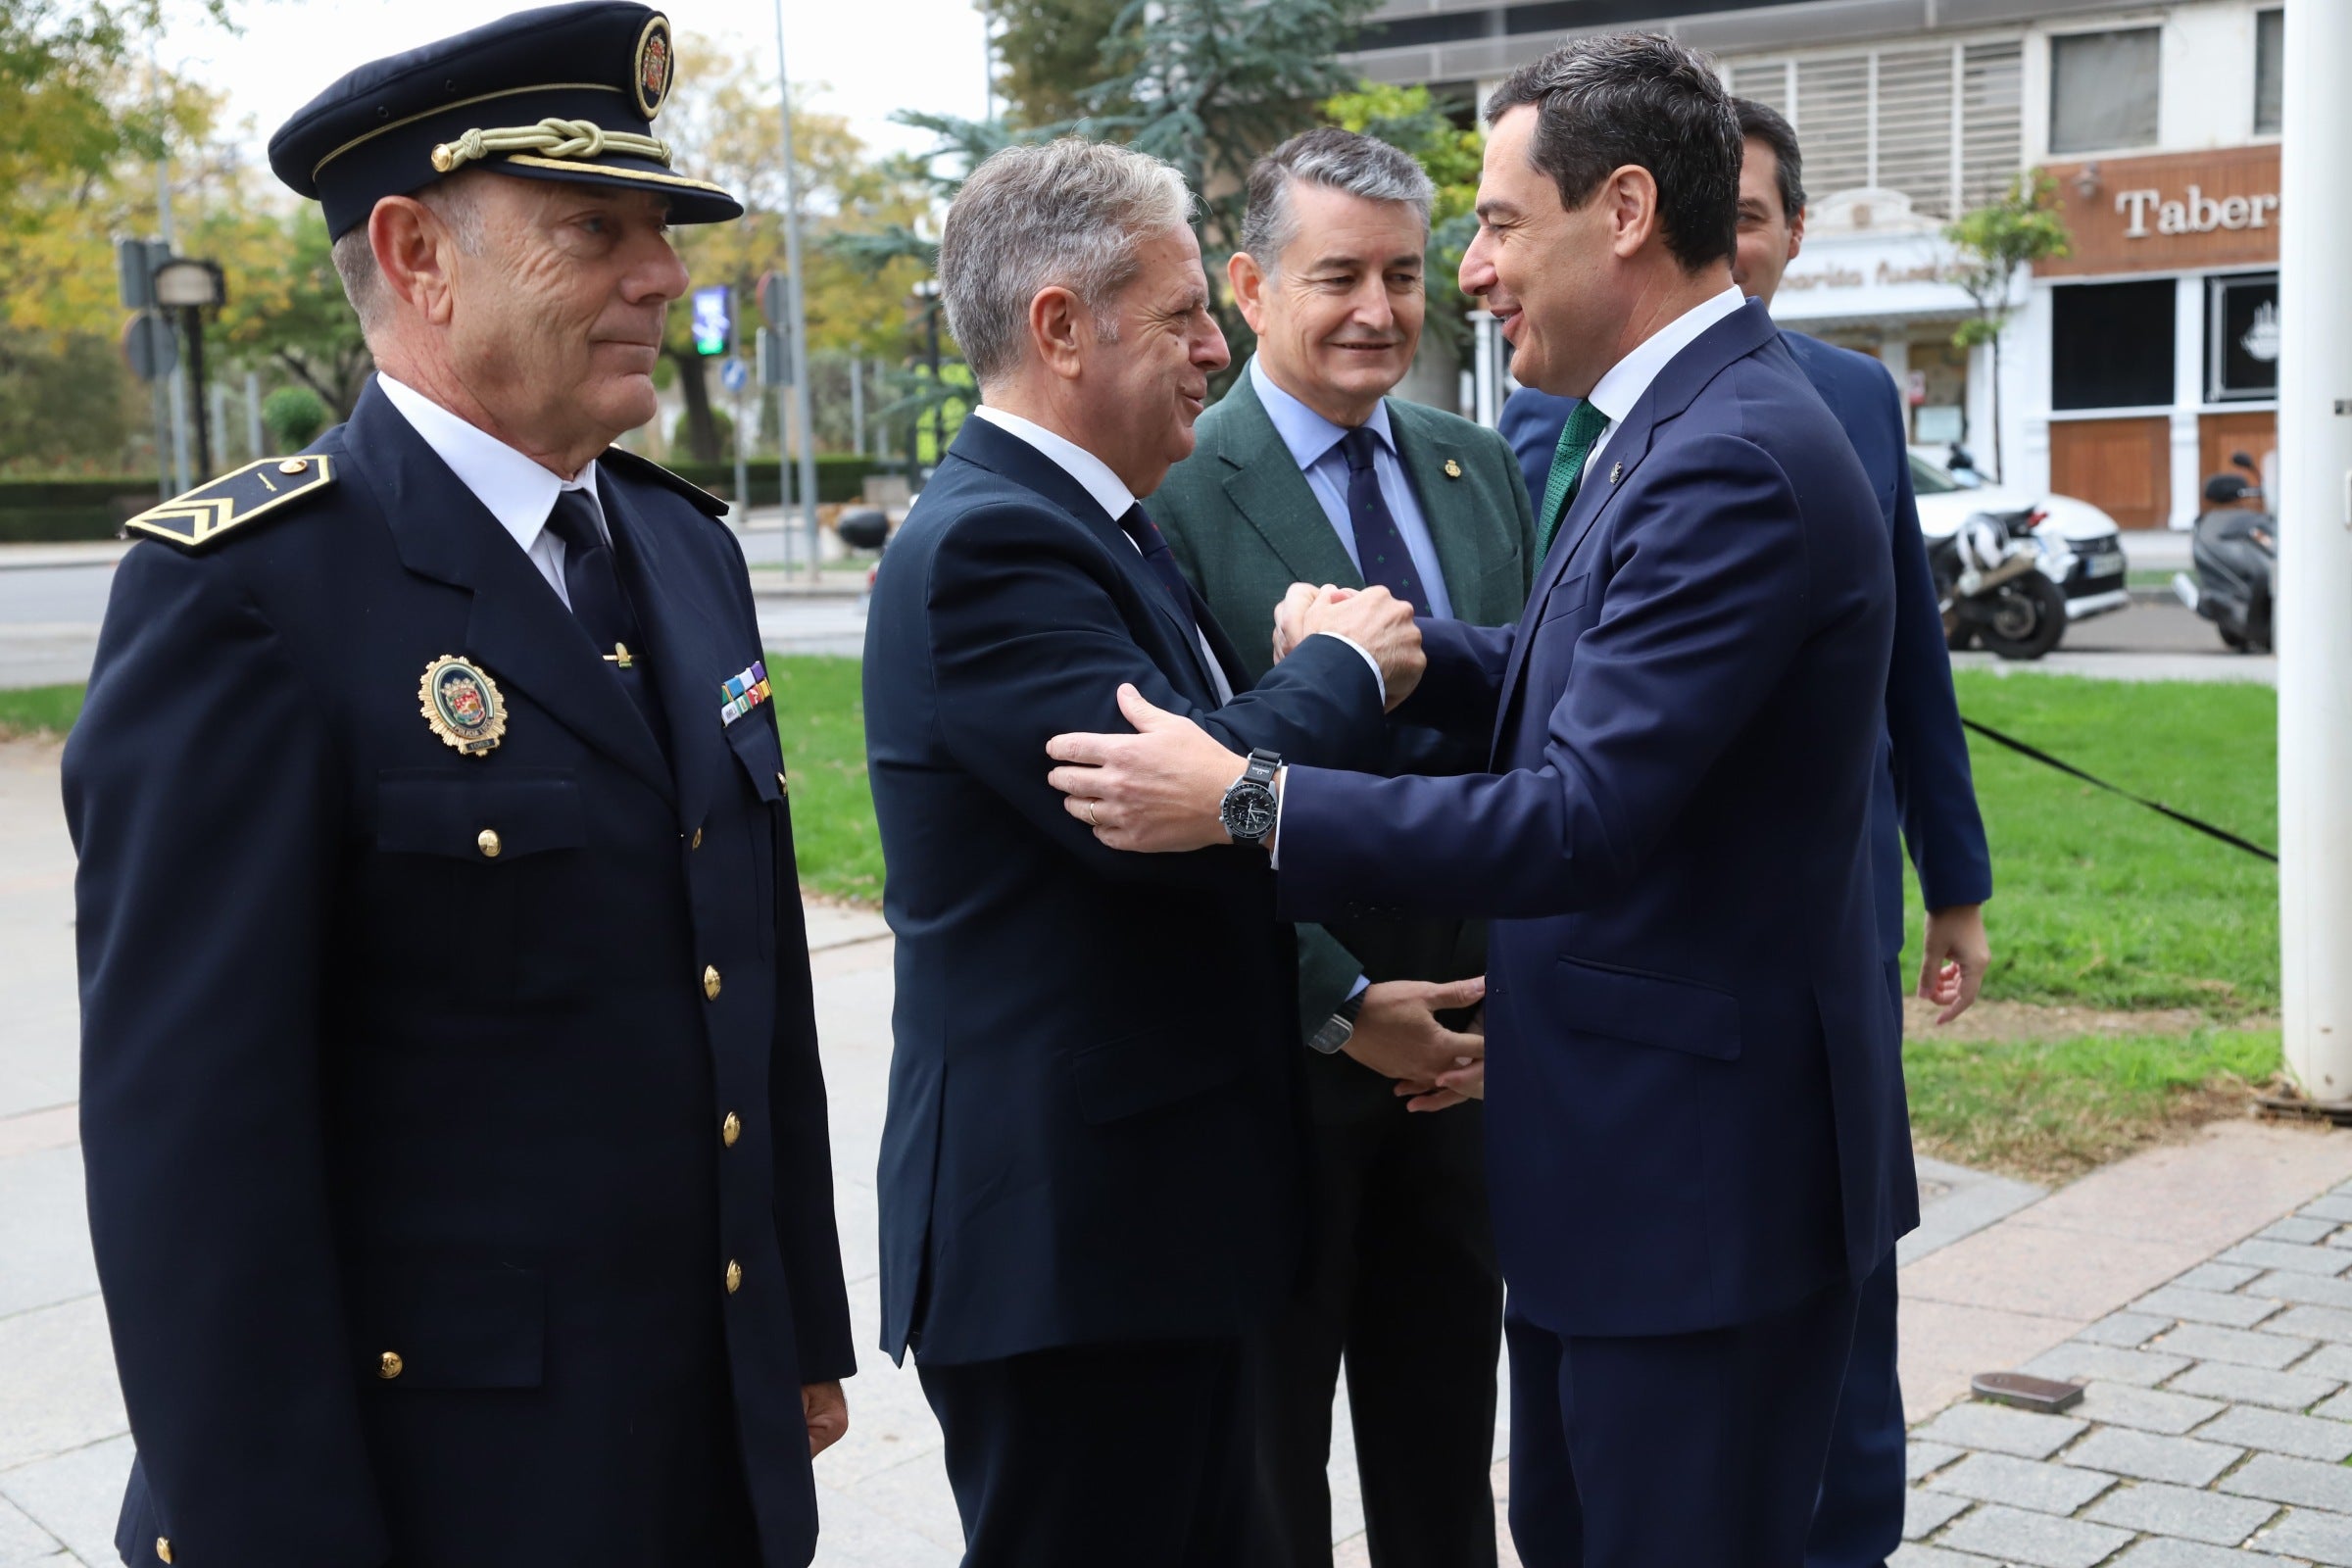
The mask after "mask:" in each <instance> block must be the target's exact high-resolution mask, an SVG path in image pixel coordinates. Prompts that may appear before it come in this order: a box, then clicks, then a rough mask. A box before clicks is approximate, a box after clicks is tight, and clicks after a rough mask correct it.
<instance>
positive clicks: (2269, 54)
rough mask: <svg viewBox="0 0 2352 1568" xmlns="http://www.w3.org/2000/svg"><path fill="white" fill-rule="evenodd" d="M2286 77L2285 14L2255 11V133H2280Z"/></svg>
mask: <svg viewBox="0 0 2352 1568" xmlns="http://www.w3.org/2000/svg"><path fill="white" fill-rule="evenodd" d="M2285 80H2286V13H2285V12H2284V11H2283V10H2279V11H2257V12H2255V13H2254V134H2255V135H2257V136H2276V135H2278V103H2279V99H2280V96H2281V93H2280V88H2281V87H2282V86H2283V85H2284V84H2285Z"/></svg>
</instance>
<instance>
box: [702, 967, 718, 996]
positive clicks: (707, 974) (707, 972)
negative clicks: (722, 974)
mask: <svg viewBox="0 0 2352 1568" xmlns="http://www.w3.org/2000/svg"><path fill="white" fill-rule="evenodd" d="M703 995H704V996H705V997H707V998H709V999H710V1000H711V1001H712V1002H716V1001H717V1000H718V970H717V969H716V968H715V967H714V966H712V965H711V964H708V963H706V964H704V965H703Z"/></svg>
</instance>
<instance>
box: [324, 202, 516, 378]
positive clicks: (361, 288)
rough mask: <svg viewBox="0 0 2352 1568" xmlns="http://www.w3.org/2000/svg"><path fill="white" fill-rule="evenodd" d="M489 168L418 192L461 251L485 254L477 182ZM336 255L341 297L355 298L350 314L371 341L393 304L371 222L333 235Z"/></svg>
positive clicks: (352, 301)
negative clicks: (371, 242) (370, 237)
mask: <svg viewBox="0 0 2352 1568" xmlns="http://www.w3.org/2000/svg"><path fill="white" fill-rule="evenodd" d="M485 172H486V171H482V170H471V169H469V170H465V171H462V172H458V173H456V174H452V175H451V176H450V177H448V178H447V179H441V180H435V181H434V182H433V183H432V184H430V185H427V186H425V187H424V188H423V189H422V190H419V191H417V193H416V196H417V200H418V201H419V202H422V203H423V204H424V205H425V206H427V207H429V208H431V209H432V210H433V212H434V214H435V215H436V216H438V217H439V218H440V220H441V221H443V222H444V223H447V224H448V225H449V229H450V233H451V235H452V236H453V237H454V238H455V239H456V240H457V242H458V251H459V253H460V254H461V255H466V256H479V255H481V254H482V248H483V245H484V243H485V237H484V236H485V230H486V224H485V223H484V221H483V216H482V201H481V188H480V183H479V180H480V176H482V175H483V174H484V173H485ZM333 255H334V261H335V276H337V277H339V278H341V279H342V280H343V297H344V298H345V299H347V300H349V301H351V310H352V314H353V315H355V316H357V317H358V318H359V319H360V335H361V336H362V337H365V338H367V339H368V341H369V342H370V343H372V342H373V341H374V335H375V334H376V333H377V332H378V331H380V330H382V328H383V327H384V326H385V324H386V322H387V316H388V313H389V311H390V309H391V304H392V302H391V298H390V296H389V295H387V294H386V293H385V291H384V274H383V273H382V272H381V271H380V270H378V269H377V268H376V265H375V251H374V250H373V249H372V248H371V247H370V246H369V245H368V225H367V224H366V223H361V224H360V225H359V226H358V227H356V228H348V229H345V230H344V231H343V232H342V233H341V234H340V235H338V236H337V237H336V239H335V246H334V252H333Z"/></svg>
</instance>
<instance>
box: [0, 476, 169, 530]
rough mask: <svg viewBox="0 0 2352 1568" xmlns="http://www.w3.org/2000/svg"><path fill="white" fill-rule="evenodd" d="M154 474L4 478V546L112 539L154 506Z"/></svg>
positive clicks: (0, 482)
mask: <svg viewBox="0 0 2352 1568" xmlns="http://www.w3.org/2000/svg"><path fill="white" fill-rule="evenodd" d="M155 485H156V481H155V479H154V477H153V476H152V475H149V476H145V477H142V476H140V475H138V474H135V473H134V474H125V475H123V476H120V477H117V478H98V479H0V544H54V543H60V542H64V541H68V540H80V539H112V538H114V537H116V536H117V535H118V534H120V533H121V532H122V531H123V523H124V522H125V521H126V520H128V519H129V518H131V517H133V516H135V515H138V514H139V513H141V512H144V511H146V510H147V509H148V508H149V507H152V506H154V505H155V501H156V488H155Z"/></svg>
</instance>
